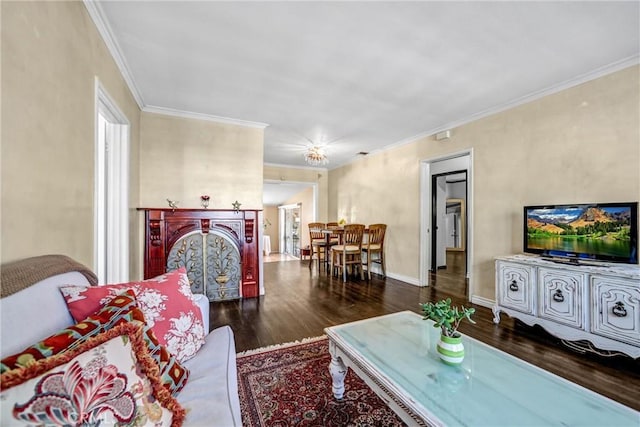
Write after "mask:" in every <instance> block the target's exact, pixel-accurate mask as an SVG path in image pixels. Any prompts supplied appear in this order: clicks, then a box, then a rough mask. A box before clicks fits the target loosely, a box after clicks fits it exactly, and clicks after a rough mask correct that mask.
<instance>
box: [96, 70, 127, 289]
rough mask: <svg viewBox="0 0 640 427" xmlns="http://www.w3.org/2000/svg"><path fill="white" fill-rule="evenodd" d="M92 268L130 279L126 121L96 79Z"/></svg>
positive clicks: (112, 279)
mask: <svg viewBox="0 0 640 427" xmlns="http://www.w3.org/2000/svg"><path fill="white" fill-rule="evenodd" d="M94 144H95V145H94V148H95V177H94V178H95V182H94V192H95V196H94V271H95V272H96V275H97V276H98V281H99V283H118V282H126V281H127V280H129V262H130V260H129V122H128V120H127V117H126V116H125V115H124V114H123V113H122V111H121V110H120V109H119V108H118V106H117V104H116V103H115V102H114V101H113V100H112V98H111V97H110V96H109V94H108V93H107V92H106V91H105V89H104V88H103V87H102V85H101V84H100V81H99V80H98V79H97V78H96V80H95V142H94Z"/></svg>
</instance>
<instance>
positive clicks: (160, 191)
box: [140, 113, 264, 209]
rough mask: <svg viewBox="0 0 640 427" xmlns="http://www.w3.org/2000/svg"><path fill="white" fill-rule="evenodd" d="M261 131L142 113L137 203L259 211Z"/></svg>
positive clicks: (156, 205) (260, 200) (260, 205)
mask: <svg viewBox="0 0 640 427" xmlns="http://www.w3.org/2000/svg"><path fill="white" fill-rule="evenodd" d="M263 139H264V130H263V129H257V128H252V127H246V126H238V125H232V124H223V123H216V122H212V121H205V120H194V119H185V118H180V117H174V116H166V115H160V114H151V113H142V118H141V122H140V149H141V153H142V155H141V157H140V203H141V205H142V206H144V207H167V201H166V199H167V198H169V199H172V200H177V201H179V204H178V206H179V207H181V208H200V196H201V195H203V194H207V195H209V196H210V198H211V199H210V200H211V201H210V204H209V209H232V203H233V202H234V201H236V200H237V201H238V202H240V203H241V204H242V205H241V209H262V162H263V160H262V157H263Z"/></svg>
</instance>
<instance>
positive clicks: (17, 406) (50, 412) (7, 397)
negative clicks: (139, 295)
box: [0, 323, 185, 427]
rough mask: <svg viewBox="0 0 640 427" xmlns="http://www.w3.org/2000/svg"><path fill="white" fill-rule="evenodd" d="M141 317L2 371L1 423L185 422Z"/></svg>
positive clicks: (177, 423)
mask: <svg viewBox="0 0 640 427" xmlns="http://www.w3.org/2000/svg"><path fill="white" fill-rule="evenodd" d="M158 375H159V370H158V365H157V364H156V363H155V361H154V360H153V359H152V358H151V356H150V355H149V352H148V349H147V345H146V344H145V342H144V338H143V326H142V325H141V324H139V323H122V324H120V325H118V326H116V327H114V328H112V329H110V330H108V331H106V332H102V333H100V334H98V335H97V336H95V337H92V338H90V339H89V340H87V341H85V342H83V343H82V344H80V345H78V346H77V347H76V348H74V349H73V350H70V351H65V352H63V353H60V354H58V355H55V356H52V357H49V358H46V359H41V360H38V361H37V362H35V363H33V364H31V365H29V366H28V367H26V368H23V369H16V370H12V371H9V372H6V373H4V374H2V375H1V376H0V384H1V385H0V424H1V425H7V426H9V425H25V426H27V425H79V424H82V425H96V426H97V425H136V426H172V427H178V426H180V425H182V421H183V419H184V416H185V411H184V409H183V408H182V407H181V406H180V405H179V403H178V402H177V401H176V400H175V398H174V397H172V396H171V393H170V392H169V391H168V390H167V389H166V388H164V387H163V386H162V384H161V383H160V381H159V378H158Z"/></svg>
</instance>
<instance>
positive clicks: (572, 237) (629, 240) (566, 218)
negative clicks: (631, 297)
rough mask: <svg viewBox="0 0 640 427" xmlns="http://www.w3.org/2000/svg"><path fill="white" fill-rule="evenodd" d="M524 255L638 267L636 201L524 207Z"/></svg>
mask: <svg viewBox="0 0 640 427" xmlns="http://www.w3.org/2000/svg"><path fill="white" fill-rule="evenodd" d="M524 252H528V253H535V254H540V255H542V256H547V257H551V258H554V259H558V260H561V261H564V262H571V263H579V262H581V261H604V262H619V263H627V264H637V263H638V202H629V203H584V204H577V205H551V206H525V207H524Z"/></svg>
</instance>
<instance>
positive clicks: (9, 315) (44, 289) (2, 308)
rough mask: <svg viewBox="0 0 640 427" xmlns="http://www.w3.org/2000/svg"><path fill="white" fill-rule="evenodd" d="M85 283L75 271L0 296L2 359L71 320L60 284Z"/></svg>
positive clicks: (56, 330) (62, 327)
mask: <svg viewBox="0 0 640 427" xmlns="http://www.w3.org/2000/svg"><path fill="white" fill-rule="evenodd" d="M70 283H73V284H75V285H86V286H88V285H89V282H88V281H87V278H86V277H84V276H83V275H82V274H81V273H78V272H76V271H73V272H70V273H63V274H58V275H55V276H51V277H49V278H48V279H45V280H42V281H40V282H38V283H36V284H34V285H31V286H29V287H28V288H27V289H24V290H22V291H20V292H17V293H15V294H13V295H9V296H8V297H5V298H2V299H0V313H1V314H0V316H1V317H0V319H1V320H2V322H1V324H2V327H1V335H0V336H2V345H1V349H0V354H1V356H2V357H3V358H4V357H5V356H10V355H12V354H15V353H17V352H19V351H22V350H24V349H25V348H26V347H29V346H30V345H33V344H34V343H36V342H38V341H40V340H42V339H43V338H46V337H48V336H49V335H52V334H54V333H56V332H58V331H59V330H60V329H64V328H66V327H67V326H70V325H73V324H74V323H75V322H74V321H73V319H72V318H71V315H70V314H69V311H68V310H67V304H66V303H65V302H64V299H63V298H62V296H61V295H60V290H58V287H59V286H60V285H68V284H70Z"/></svg>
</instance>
